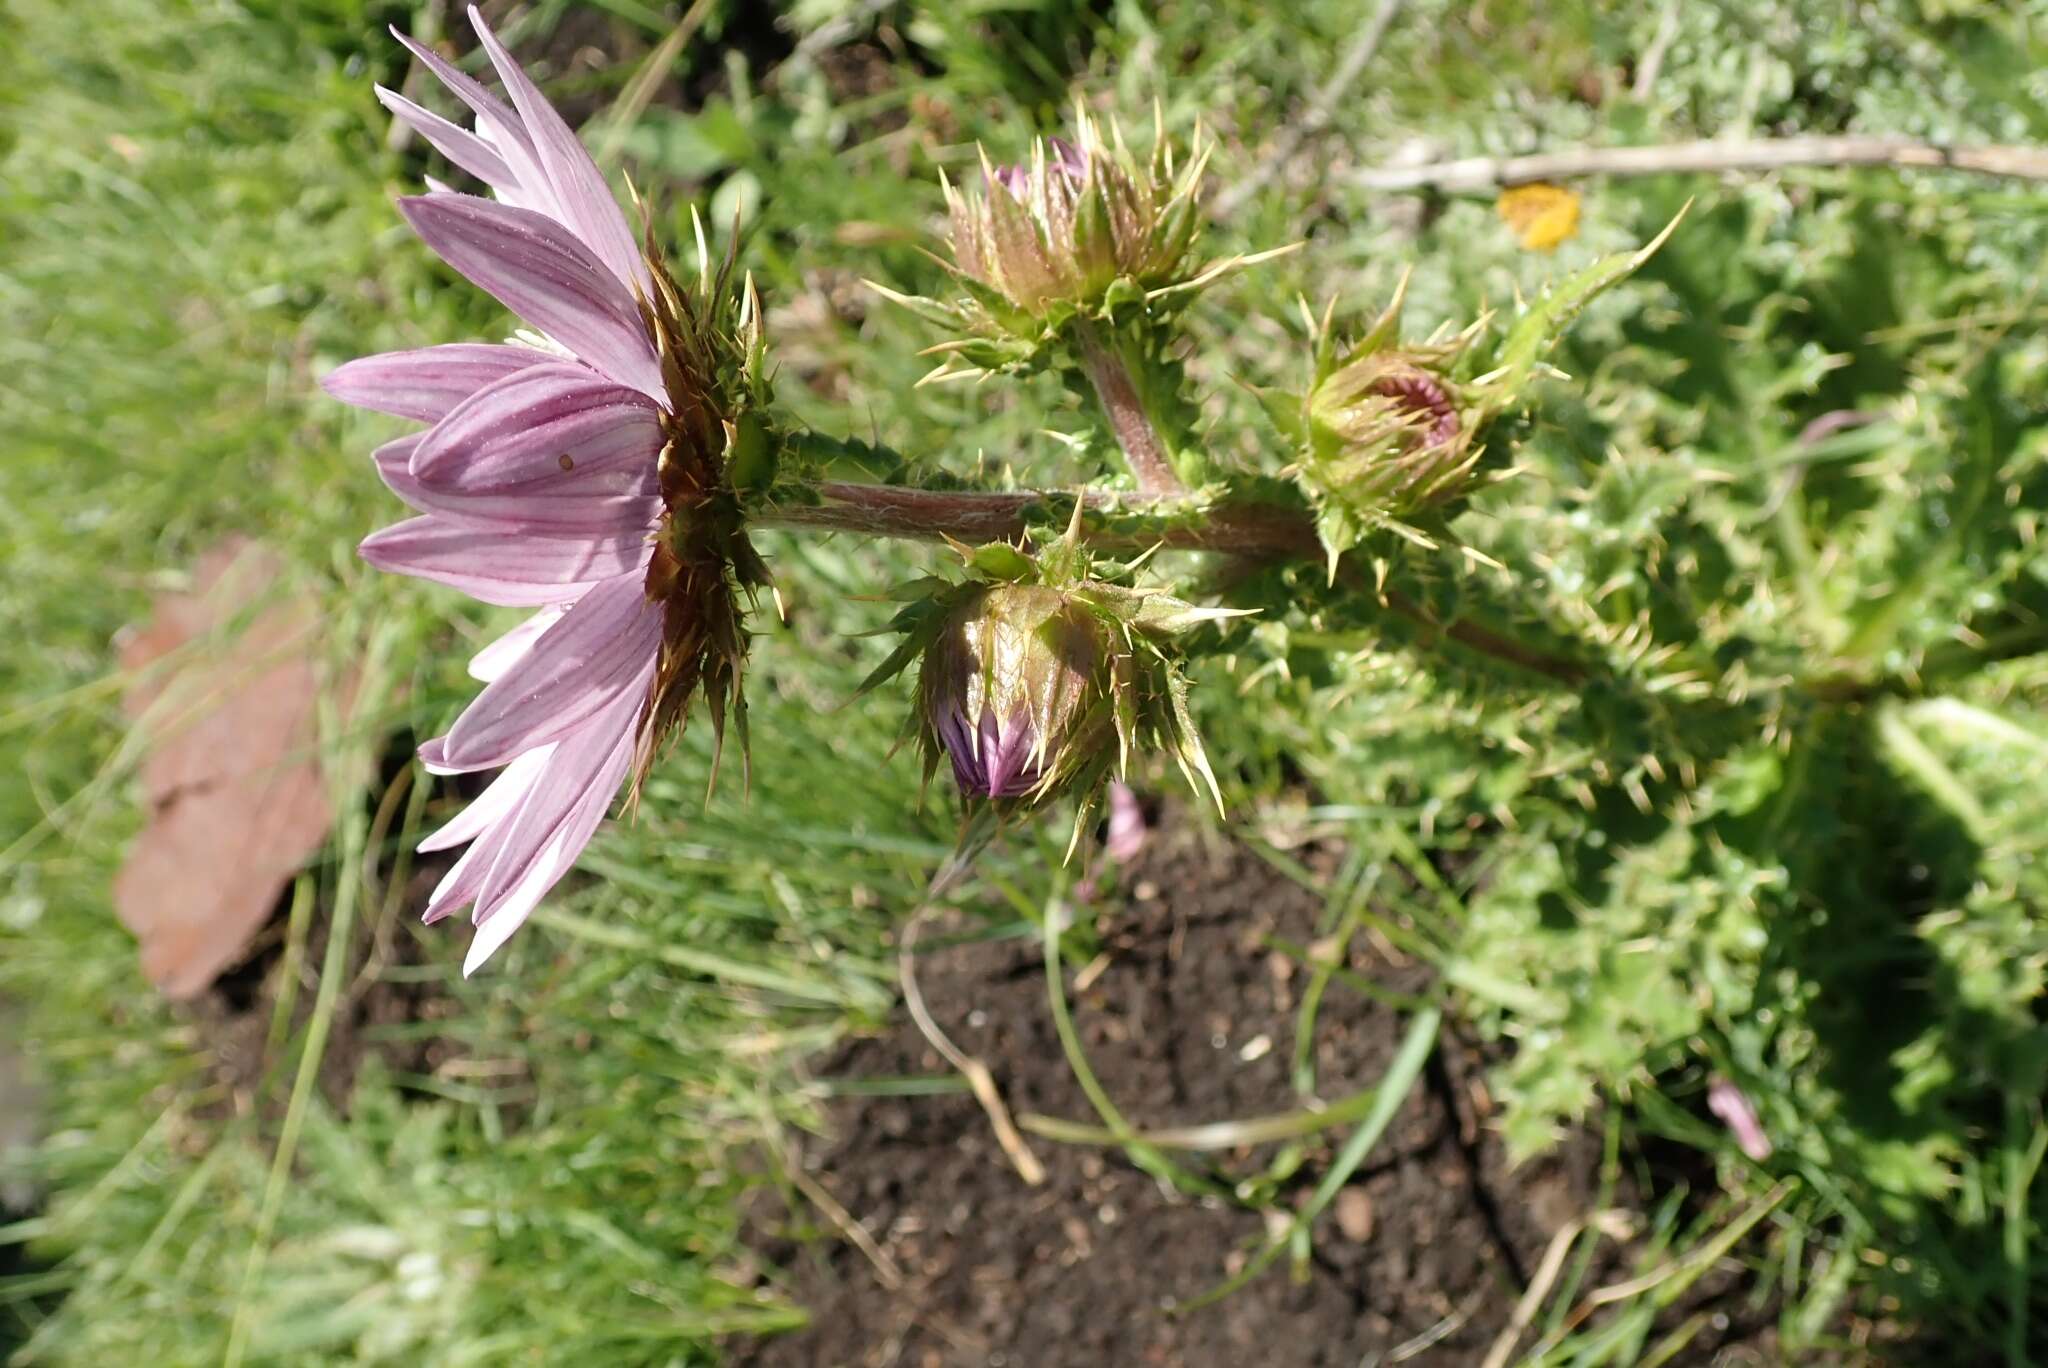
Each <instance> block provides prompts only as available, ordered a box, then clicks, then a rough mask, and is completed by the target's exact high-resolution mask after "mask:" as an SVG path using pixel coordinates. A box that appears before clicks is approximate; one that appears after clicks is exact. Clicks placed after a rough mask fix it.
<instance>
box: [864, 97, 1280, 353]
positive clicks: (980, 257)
mask: <svg viewBox="0 0 2048 1368" xmlns="http://www.w3.org/2000/svg"><path fill="white" fill-rule="evenodd" d="M1154 125H1155V126H1154V130H1153V139H1152V147H1151V150H1150V151H1149V153H1147V154H1146V155H1144V156H1142V157H1141V156H1139V155H1137V154H1136V153H1134V152H1133V151H1132V150H1131V149H1130V147H1129V146H1128V145H1127V144H1126V143H1125V141H1124V136H1123V132H1122V130H1121V128H1119V127H1118V126H1117V125H1116V124H1115V123H1113V122H1112V123H1111V124H1110V125H1109V127H1108V131H1107V132H1106V133H1105V132H1104V129H1103V127H1102V125H1100V124H1098V123H1096V121H1095V120H1094V119H1093V118H1091V117H1089V115H1088V113H1087V111H1086V110H1084V109H1081V108H1079V107H1077V108H1076V109H1075V111H1074V123H1073V128H1072V130H1071V131H1072V134H1073V137H1072V139H1071V140H1069V139H1067V138H1061V137H1052V138H1042V139H1040V140H1038V141H1037V142H1034V143H1033V144H1032V147H1031V153H1030V156H1029V157H1028V158H1027V159H1025V160H1024V161H1022V162H1018V163H1013V164H1010V165H998V164H996V163H994V162H992V161H991V160H990V159H989V156H988V153H987V152H986V150H984V151H983V152H982V154H981V174H980V177H979V183H978V184H974V185H968V186H956V185H954V184H953V183H952V182H951V181H950V180H946V181H944V182H943V189H944V191H945V196H946V210H947V223H948V232H947V238H948V243H947V245H948V247H949V249H950V255H951V260H950V261H944V262H943V264H944V265H946V266H947V267H948V268H949V269H950V270H951V271H952V273H953V279H954V281H955V283H956V284H957V285H958V286H959V287H960V291H961V294H960V297H959V298H957V299H954V300H951V301H938V300H931V299H923V298H918V297H915V296H910V295H902V294H898V293H897V292H896V291H894V290H890V289H888V288H886V287H883V286H879V285H876V286H874V288H875V289H876V290H878V291H879V292H880V293H882V294H883V295H885V296H887V297H888V298H890V299H894V300H896V301H897V302H898V303H901V304H907V305H909V306H911V307H912V308H914V309H916V310H918V311H919V312H920V313H922V314H924V315H925V316H926V317H927V318H929V319H931V320H932V321H933V322H936V323H938V324H940V325H941V326H943V327H945V328H947V329H948V330H949V331H950V332H951V333H952V334H953V336H952V337H951V338H950V339H949V340H947V341H945V342H943V343H941V344H940V345H939V346H937V347H935V348H933V351H934V353H937V354H941V355H943V356H944V357H945V361H944V363H942V364H941V366H940V367H939V369H938V370H937V371H935V372H934V373H933V377H931V378H937V377H939V376H945V375H961V374H969V373H973V372H978V371H994V370H1001V369H1005V368H1009V367H1018V366H1024V365H1027V364H1030V363H1032V362H1034V361H1036V360H1039V359H1042V356H1043V354H1044V349H1045V348H1046V347H1047V346H1048V344H1050V343H1052V342H1053V341H1054V340H1055V339H1057V338H1059V337H1061V336H1062V335H1063V334H1064V333H1066V332H1067V331H1068V330H1069V328H1070V326H1076V325H1079V324H1084V323H1088V322H1102V323H1108V324H1112V325H1116V326H1119V327H1122V326H1129V327H1132V328H1136V329H1140V330H1142V329H1143V328H1145V327H1147V326H1150V325H1154V324H1157V323H1159V322H1161V321H1162V320H1164V319H1167V318H1169V317H1170V316H1171V315H1172V314H1173V313H1174V312H1175V311H1176V310H1178V309H1179V308H1180V307H1181V306H1183V305H1184V304H1185V303H1186V302H1187V301H1188V300H1189V299H1190V298H1192V297H1193V295H1194V293H1195V292H1196V291H1197V290H1199V289H1201V288H1202V287H1203V286H1205V285H1207V284H1209V283H1210V282H1212V281H1215V280H1218V279H1221V278H1222V277H1223V276H1225V275H1227V274H1229V273H1230V272H1232V271H1234V270H1237V269H1239V268H1240V267H1243V266H1248V265H1251V264H1252V263H1254V262H1257V261H1263V260H1265V259H1266V258H1268V257H1271V256H1275V255H1278V254H1279V253H1278V252H1261V253H1257V254H1254V255H1250V256H1234V257H1228V258H1224V259H1222V260H1218V261H1211V262H1206V263H1205V262H1202V261H1200V260H1199V259H1198V258H1197V256H1196V248H1197V246H1198V245H1199V243H1200V240H1201V231H1202V226H1203V220H1202V212H1201V207H1200V199H1201V192H1202V186H1203V175H1204V172H1205V170H1206V168H1207V166H1208V162H1209V156H1210V153H1211V152H1212V151H1213V150H1214V144H1213V143H1212V142H1211V141H1210V140H1209V139H1208V137H1207V136H1206V135H1205V134H1204V133H1203V132H1202V131H1201V130H1200V129H1197V130H1196V131H1195V134H1194V136H1193V137H1192V138H1191V139H1190V140H1189V141H1188V143H1187V144H1186V145H1185V146H1176V144H1175V142H1174V140H1173V139H1171V138H1169V137H1168V136H1167V135H1166V129H1165V124H1164V118H1163V116H1157V117H1155V120H1154ZM1289 250H1292V249H1291V248H1281V249H1279V251H1282V252H1284V251H1289ZM870 284H872V282H870Z"/></svg>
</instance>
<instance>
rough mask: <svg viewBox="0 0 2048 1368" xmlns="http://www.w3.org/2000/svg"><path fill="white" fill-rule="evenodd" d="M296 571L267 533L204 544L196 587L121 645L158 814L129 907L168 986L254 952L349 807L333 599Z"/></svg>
mask: <svg viewBox="0 0 2048 1368" xmlns="http://www.w3.org/2000/svg"><path fill="white" fill-rule="evenodd" d="M283 571H284V566H283V563H282V562H281V561H280V560H279V558H278V556H277V554H276V553H275V552H273V551H271V550H270V549H269V548H267V547H265V546H262V545H261V544H259V543H255V542H250V541H246V540H242V539H233V540H230V541H228V542H224V543H222V544H221V545H219V546H217V547H215V548H214V549H213V550H211V551H209V552H207V553H206V554H205V555H204V556H202V557H201V558H200V561H199V565H198V568H197V570H196V572H195V574H194V576H193V590H192V592H190V593H182V594H164V595H162V596H160V597H159V598H158V600H157V604H156V613H155V616H154V617H153V618H152V619H151V620H150V621H149V622H148V623H147V624H146V625H144V626H143V627H141V628H139V629H136V630H133V631H132V632H131V633H129V634H127V635H125V637H124V639H123V640H122V641H121V643H120V647H121V664H122V665H123V667H124V668H126V669H128V670H131V671H135V672H138V679H137V682H136V683H135V685H134V686H132V687H131V688H130V689H129V691H128V694H127V696H126V697H125V699H124V700H123V702H124V705H125V706H126V708H127V710H128V712H129V715H130V716H132V717H134V718H135V719H136V725H137V726H138V727H139V728H141V729H142V731H143V735H144V739H145V744H146V746H147V752H146V756H145V758H144V760H143V762H142V770H141V778H142V787H143V790H144V793H145V794H146V796H147V801H148V803H149V820H148V823H147V825H145V826H144V828H143V830H142V833H141V834H140V835H138V836H137V837H136V838H135V843H134V844H133V845H132V846H131V847H130V848H129V851H128V859H127V862H126V863H125V864H123V865H122V867H121V872H120V873H119V874H118V875H117V876H115V879H114V907H115V910H116V911H117V912H118V913H119V914H120V917H121V921H122V923H123V924H124V925H126V926H127V927H128V929H129V930H131V931H133V932H134V933H135V937H136V939H137V940H138V941H139V942H140V943H141V949H142V969H143V972H144V973H145V974H147V975H148V976H149V979H150V981H151V982H152V983H154V984H156V986H157V987H158V988H159V989H160V990H161V991H162V992H163V994H164V995H165V996H166V997H170V998H189V997H193V996H195V995H196V994H198V993H200V992H202V991H204V990H205V988H206V987H207V985H208V984H210V983H212V982H213V980H214V979H215V978H216V977H217V976H219V974H220V973H221V971H223V970H225V969H227V968H228V967H230V966H231V965H233V964H234V963H235V962H236V961H237V960H239V959H240V958H241V957H242V955H243V953H244V952H245V951H246V950H247V949H248V946H249V942H250V941H251V940H252V939H253V938H254V936H255V935H256V932H257V931H258V930H260V929H261V928H262V926H263V923H264V922H265V921H266V920H268V918H269V915H270V910H271V908H272V907H273V906H275V904H276V902H277V898H278V895H279V893H281V892H282V891H283V889H284V887H285V885H286V884H287V883H288V882H289V881H290V880H291V878H292V876H293V875H294V874H295V873H296V872H297V871H298V869H299V868H300V866H302V865H303V864H304V863H305V862H306V860H307V859H308V858H309V857H310V856H311V855H312V854H313V853H314V852H315V851H317V850H318V849H319V848H320V845H321V842H322V841H324V840H325V839H326V836H327V829H328V826H329V825H330V823H331V822H332V821H333V812H332V811H331V809H330V808H329V805H328V802H327V795H326V789H325V784H324V781H323V780H322V777H321V773H320V766H319V763H318V756H317V751H316V743H317V741H318V733H317V727H316V720H315V707H316V704H317V701H318V697H319V679H318V675H317V672H316V670H315V668H314V660H313V654H312V651H313V645H314V636H313V633H314V631H315V629H316V627H317V626H318V622H319V617H318V611H317V608H316V605H315V604H313V603H312V602H311V601H310V600H308V599H307V598H306V597H305V596H303V595H300V596H292V597H287V596H283V595H280V594H278V593H277V592H276V589H277V586H278V584H279V583H280V582H281V581H282V580H283V578H284V575H283ZM259 605H261V606H260V607H259ZM252 610H255V611H253V615H252ZM173 653H181V654H182V658H181V659H178V660H176V661H175V662H173V663H169V664H164V665H161V666H159V667H158V668H155V669H151V668H149V667H150V666H153V665H157V664H158V662H162V661H165V660H166V658H167V657H170V656H172V655H173Z"/></svg>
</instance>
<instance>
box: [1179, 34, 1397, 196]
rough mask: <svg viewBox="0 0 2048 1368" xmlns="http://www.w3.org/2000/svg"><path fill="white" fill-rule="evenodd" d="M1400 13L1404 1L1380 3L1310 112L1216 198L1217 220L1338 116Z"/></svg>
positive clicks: (1311, 104) (1255, 191)
mask: <svg viewBox="0 0 2048 1368" xmlns="http://www.w3.org/2000/svg"><path fill="white" fill-rule="evenodd" d="M1400 10H1401V0H1380V7H1379V9H1377V10H1375V11H1374V12H1373V16H1372V18H1371V20H1370V21H1368V22H1367V24H1366V26H1365V28H1364V29H1362V30H1361V31H1360V32H1359V35H1358V37H1357V38H1355V39H1353V40H1352V43H1351V46H1350V47H1349V48H1348V49H1346V50H1345V53H1344V57H1343V60H1341V61H1339V62H1338V63H1337V69H1336V70H1335V71H1333V72H1331V73H1330V79H1329V80H1327V81H1325V82H1323V86H1322V89H1320V90H1318V91H1317V92H1316V93H1315V98H1314V99H1312V100H1310V101H1309V106H1308V112H1307V113H1305V114H1303V115H1302V116H1301V118H1300V119H1298V120H1296V121H1295V122H1293V123H1291V124H1289V125H1287V127H1286V128H1284V129H1282V130H1281V133H1280V136H1279V137H1278V138H1277V139H1276V140H1275V141H1274V143H1273V146H1272V147H1270V148H1268V149H1267V150H1266V151H1265V152H1264V153H1262V154H1260V157H1259V164H1258V165H1257V166H1256V167H1255V168H1253V170H1252V173H1251V174H1250V175H1248V176H1246V177H1245V178H1244V179H1243V180H1241V181H1239V182H1237V183H1236V184H1235V185H1233V186H1231V187H1230V188H1229V189H1227V190H1225V191H1224V192H1223V193H1222V194H1220V195H1218V196H1217V197H1216V199H1215V201H1214V203H1213V204H1212V205H1211V207H1210V211H1209V212H1210V213H1211V214H1212V215H1213V216H1214V217H1216V218H1219V219H1221V218H1228V217H1229V216H1230V215H1231V214H1232V213H1233V212H1234V211H1235V210H1236V209H1237V208H1238V207H1239V206H1241V205H1242V204H1243V203H1244V202H1245V201H1246V200H1248V199H1250V198H1251V197H1252V196H1253V195H1255V194H1257V193H1258V192H1259V191H1260V190H1261V189H1263V188H1264V187H1265V184H1266V182H1267V181H1269V180H1271V179H1272V178H1273V176H1274V174H1275V173H1276V172H1278V171H1279V170H1280V168H1281V167H1283V166H1285V165H1286V164H1287V162H1288V159H1289V158H1291V157H1293V155H1294V153H1295V150H1296V149H1297V148H1299V147H1300V146H1301V144H1302V143H1303V141H1305V140H1306V139H1308V138H1310V137H1312V136H1314V135H1315V134H1317V133H1320V132H1322V131H1323V129H1324V127H1325V126H1327V125H1328V124H1329V122H1330V117H1331V116H1332V115H1333V114H1335V113H1336V110H1337V101H1339V100H1341V99H1343V98H1344V92H1345V91H1347V90H1349V89H1350V88H1351V83H1352V82H1353V81H1356V80H1357V79H1358V75H1359V73H1360V72H1362V71H1364V70H1365V64H1366V63H1367V62H1370V61H1371V60H1372V55H1373V53H1375V52H1377V51H1379V46H1380V40H1381V39H1383V38H1385V37H1386V36H1387V30H1388V29H1390V28H1392V27H1393V25H1394V16H1395V15H1396V14H1398V13H1400Z"/></svg>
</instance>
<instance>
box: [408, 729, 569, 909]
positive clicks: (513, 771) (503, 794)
mask: <svg viewBox="0 0 2048 1368" xmlns="http://www.w3.org/2000/svg"><path fill="white" fill-rule="evenodd" d="M554 749H555V748H554V747H553V746H537V747H535V748H534V749H533V750H530V751H528V752H527V753H526V754H524V755H522V756H520V757H519V758H518V759H517V760H514V761H513V762H512V763H511V764H509V765H507V766H505V768H504V769H503V770H501V771H500V772H499V774H498V777H497V778H495V779H493V780H491V782H490V785H489V786H488V787H487V788H485V789H484V791H483V792H482V793H479V794H478V795H477V796H476V797H475V798H473V799H471V800H470V804H469V806H468V807H466V808H464V809H463V810H462V811H461V812H458V813H456V814H455V817H454V818H453V820H451V821H450V822H449V823H448V825H446V826H444V827H442V828H441V829H440V830H439V831H437V832H435V833H434V834H433V835H431V836H429V837H427V839H425V840H424V841H421V842H420V843H419V845H418V846H417V847H415V849H418V850H421V851H429V850H447V849H449V848H450V847H452V846H459V845H462V844H463V843H464V842H467V841H473V840H475V839H476V838H477V837H478V836H481V835H482V834H483V833H484V831H485V829H487V828H489V827H491V826H493V825H495V824H496V823H497V822H498V821H499V820H500V819H502V818H510V817H511V816H512V814H513V813H515V812H517V811H518V810H519V805H520V804H521V803H523V802H525V801H526V795H527V794H528V793H529V792H531V791H532V789H533V785H534V781H535V780H536V779H538V778H539V777H540V775H541V773H542V771H544V770H545V769H546V768H547V763H548V757H549V756H550V755H552V754H554ZM429 906H432V900H431V899H430V900H429Z"/></svg>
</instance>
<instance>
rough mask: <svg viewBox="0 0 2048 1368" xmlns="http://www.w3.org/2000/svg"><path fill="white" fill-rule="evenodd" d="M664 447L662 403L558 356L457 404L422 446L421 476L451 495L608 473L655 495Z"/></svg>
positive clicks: (417, 456)
mask: <svg viewBox="0 0 2048 1368" xmlns="http://www.w3.org/2000/svg"><path fill="white" fill-rule="evenodd" d="M661 444H662V432H661V410H660V409H658V408H656V407H655V405H654V401H653V400H651V399H649V398H648V397H647V396H646V395H644V394H641V393H640V392H639V391H637V390H630V389H627V388H625V387H624V386H621V385H614V384H612V383H611V382H610V381H609V380H606V379H604V378H603V377H602V376H600V375H598V374H597V373H596V372H595V371H591V370H587V369H585V368H584V367H582V366H573V365H565V364H562V363H559V362H558V363H554V364H549V365H543V366H535V367H532V368H530V369H527V370H522V371H519V372H517V373H515V374H512V375H508V376H506V377H504V378H503V379H501V380H499V381H497V382H495V383H493V384H490V385H487V386H485V387H484V388H482V389H480V390H477V391H476V392H475V393H473V394H472V395H470V396H469V398H467V399H466V400H464V401H463V402H462V403H460V404H458V405H457V406H456V407H455V408H454V409H453V410H451V411H450V412H449V413H448V415H447V416H446V417H445V418H443V419H442V420H441V422H440V423H439V424H438V425H437V426H436V427H435V428H434V430H433V431H432V432H430V433H428V434H427V439H426V440H425V441H424V442H422V443H420V445H419V447H418V448H417V449H416V450H415V451H414V452H413V458H412V473H413V474H415V475H417V476H418V477H419V478H420V481H421V482H422V483H423V484H425V485H427V486H428V487H429V488H431V489H436V490H442V491H446V492H449V493H469V494H484V493H500V492H508V491H510V490H514V489H518V490H520V491H522V492H529V493H539V492H543V491H542V490H541V488H540V486H547V487H548V490H549V491H550V492H551V491H552V490H553V488H554V487H557V486H563V485H566V484H567V483H568V482H570V481H576V480H581V479H585V478H587V477H590V476H592V475H596V474H599V473H604V474H608V475H621V476H624V477H626V478H625V479H624V480H623V481H620V482H617V483H616V487H617V488H619V489H622V490H630V491H638V490H642V489H645V490H646V491H648V492H653V491H654V490H655V488H656V485H655V464H656V458H657V457H659V456H660V454H661Z"/></svg>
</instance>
